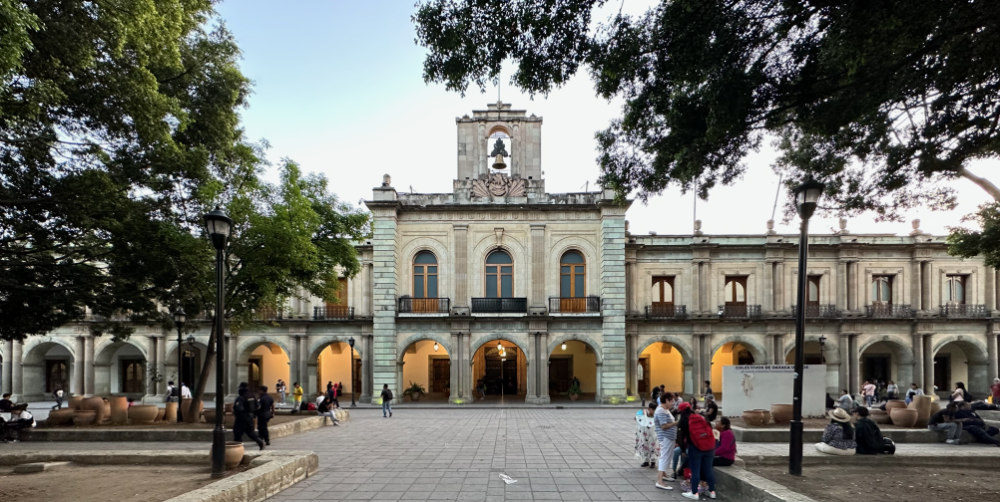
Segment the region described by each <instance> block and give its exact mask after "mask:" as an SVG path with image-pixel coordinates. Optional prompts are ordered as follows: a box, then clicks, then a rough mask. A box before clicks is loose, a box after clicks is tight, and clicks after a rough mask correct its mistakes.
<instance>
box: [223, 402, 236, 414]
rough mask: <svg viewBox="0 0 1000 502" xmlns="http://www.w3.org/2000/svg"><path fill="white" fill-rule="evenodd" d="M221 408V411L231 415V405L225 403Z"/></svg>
mask: <svg viewBox="0 0 1000 502" xmlns="http://www.w3.org/2000/svg"><path fill="white" fill-rule="evenodd" d="M222 406H223V409H224V410H226V413H232V412H233V403H225V404H223V405H222Z"/></svg>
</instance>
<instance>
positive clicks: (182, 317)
mask: <svg viewBox="0 0 1000 502" xmlns="http://www.w3.org/2000/svg"><path fill="white" fill-rule="evenodd" d="M186 320H187V314H185V313H184V307H177V310H175V311H174V324H175V325H176V326H177V384H176V385H177V386H176V387H175V388H176V389H177V423H181V422H183V421H184V413H182V412H181V408H183V407H184V406H183V404H184V403H183V401H181V382H183V380H184V379H183V378H182V377H181V370H182V368H183V367H184V366H183V364H184V345H183V344H184V340H182V339H181V336H183V334H184V321H186Z"/></svg>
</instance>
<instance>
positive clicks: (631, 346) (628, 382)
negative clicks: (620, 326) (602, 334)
mask: <svg viewBox="0 0 1000 502" xmlns="http://www.w3.org/2000/svg"><path fill="white" fill-rule="evenodd" d="M626 329H627V327H626ZM636 338H638V336H637V335H636V334H635V333H629V332H627V331H626V333H625V392H626V395H629V396H636V395H638V394H639V378H638V375H637V372H636V366H638V365H639V359H638V356H637V355H636V347H635V346H636Z"/></svg>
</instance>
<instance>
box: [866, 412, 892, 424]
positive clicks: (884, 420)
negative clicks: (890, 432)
mask: <svg viewBox="0 0 1000 502" xmlns="http://www.w3.org/2000/svg"><path fill="white" fill-rule="evenodd" d="M871 418H872V422H875V423H876V424H891V423H892V419H890V418H889V414H888V413H886V412H884V411H882V410H879V409H874V410H871Z"/></svg>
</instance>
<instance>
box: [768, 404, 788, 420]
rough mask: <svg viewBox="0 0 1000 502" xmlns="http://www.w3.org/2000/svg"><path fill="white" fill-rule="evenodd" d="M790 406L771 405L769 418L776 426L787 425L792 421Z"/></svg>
mask: <svg viewBox="0 0 1000 502" xmlns="http://www.w3.org/2000/svg"><path fill="white" fill-rule="evenodd" d="M792 411H793V409H792V405H790V404H772V405H771V418H773V419H774V423H776V424H787V423H789V422H791V421H792Z"/></svg>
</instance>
